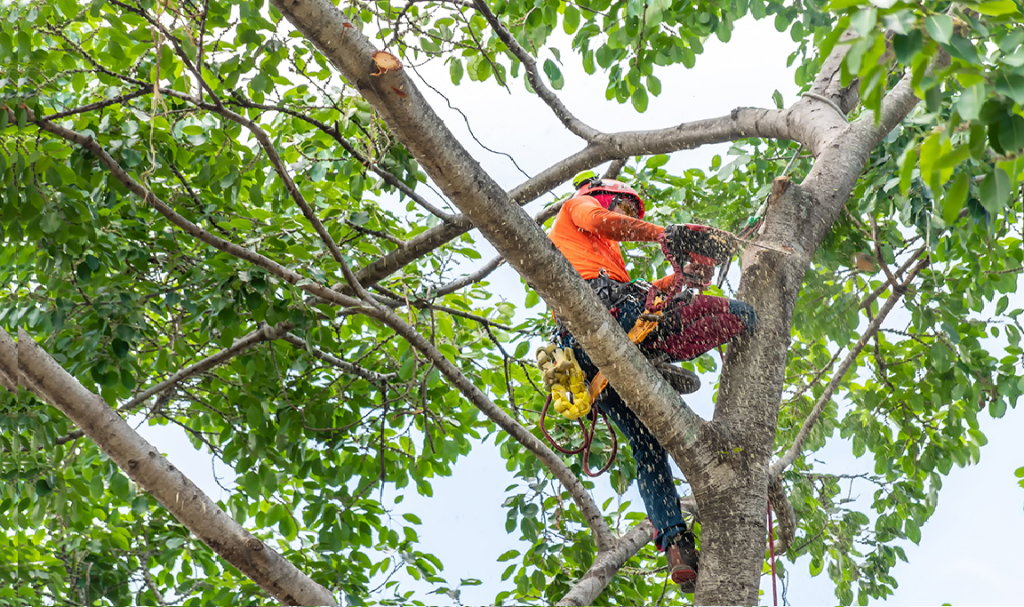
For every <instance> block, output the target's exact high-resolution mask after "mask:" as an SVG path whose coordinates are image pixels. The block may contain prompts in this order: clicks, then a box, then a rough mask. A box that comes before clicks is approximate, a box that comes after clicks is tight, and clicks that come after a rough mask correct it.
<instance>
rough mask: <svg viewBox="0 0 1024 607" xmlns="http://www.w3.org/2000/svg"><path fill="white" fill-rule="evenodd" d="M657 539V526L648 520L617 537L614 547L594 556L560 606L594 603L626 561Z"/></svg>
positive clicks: (559, 603) (560, 601) (562, 599)
mask: <svg viewBox="0 0 1024 607" xmlns="http://www.w3.org/2000/svg"><path fill="white" fill-rule="evenodd" d="M653 538H654V526H653V525H651V522H650V521H649V520H645V521H643V522H642V523H640V524H639V525H637V526H636V527H633V528H632V529H630V530H629V532H628V533H626V535H624V536H622V537H621V538H619V539H617V540H615V544H614V546H612V547H611V548H610V549H608V550H602V551H599V552H598V553H597V556H596V557H594V564H593V565H591V566H590V569H588V570H587V573H586V574H584V575H583V577H582V578H580V580H579V581H578V582H576V584H575V585H573V587H572V588H571V589H569V592H567V593H566V594H565V596H563V597H562V598H561V600H559V601H558V603H557V604H558V605H592V604H594V602H595V601H596V600H597V597H598V596H600V595H601V592H603V591H604V589H605V587H606V586H607V585H608V582H610V581H611V579H612V577H614V576H615V574H616V573H617V572H618V571H619V569H622V567H623V565H625V564H626V561H628V560H629V559H631V558H633V557H634V556H636V554H637V553H638V552H640V549H641V548H643V547H644V546H645V545H647V542H649V541H651V540H652V539H653Z"/></svg>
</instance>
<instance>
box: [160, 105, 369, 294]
mask: <svg viewBox="0 0 1024 607" xmlns="http://www.w3.org/2000/svg"><path fill="white" fill-rule="evenodd" d="M165 93H166V94H167V95H168V96H169V97H177V98H179V99H183V100H185V101H188V102H189V103H191V104H193V105H195V106H196V107H201V108H203V109H205V110H208V111H211V112H214V113H215V114H219V115H221V116H223V117H225V118H227V119H228V120H230V121H232V122H235V123H237V124H240V125H242V126H244V127H245V128H246V129H248V130H249V132H250V133H252V134H253V136H254V137H255V138H256V141H258V142H259V144H260V146H261V147H262V148H263V150H264V151H265V152H266V153H267V158H268V159H269V160H270V164H271V165H272V166H273V167H274V170H275V171H277V174H278V176H279V177H280V178H281V181H282V182H283V183H284V186H285V189H286V190H288V194H290V195H291V197H292V200H294V201H295V204H297V205H298V207H299V208H300V209H301V210H302V214H303V215H305V217H306V220H307V221H309V223H310V225H312V226H313V229H314V230H316V233H317V235H318V236H320V240H321V241H323V243H324V244H325V245H327V249H328V250H329V251H330V252H331V256H332V257H333V258H334V260H335V261H336V262H338V265H340V266H341V272H342V274H343V275H344V276H345V280H346V281H347V282H348V284H349V286H351V287H352V289H354V290H355V292H356V293H358V294H359V296H360V297H361V298H362V299H364V300H366V301H368V302H369V301H370V299H368V298H369V294H368V293H366V290H365V289H364V288H363V286H362V285H361V284H360V282H359V280H358V279H357V278H356V276H355V274H354V273H353V272H352V268H350V267H349V265H348V262H347V261H345V257H344V256H343V255H342V254H341V250H340V249H338V245H337V243H335V242H334V238H333V237H332V236H331V235H330V233H329V232H328V231H327V228H325V227H324V224H323V223H322V222H321V221H320V218H319V217H317V216H316V213H314V212H313V208H312V207H311V206H309V203H308V202H306V197H305V196H303V195H302V192H301V191H300V190H299V188H298V187H297V186H296V185H295V181H293V180H292V177H291V174H290V173H289V172H288V168H287V167H286V166H284V161H282V160H281V157H280V156H279V155H278V153H277V148H275V147H274V144H273V142H272V141H270V136H269V135H267V133H266V131H264V130H263V129H262V128H261V127H260V126H259V125H258V124H256V123H255V122H253V121H252V120H249V119H248V118H246V117H244V116H242V115H240V114H236V113H235V112H233V111H231V110H229V109H228V108H226V107H224V106H223V105H221V104H220V103H219V102H218V103H217V105H214V104H210V103H206V102H204V101H202V100H200V99H196V98H195V97H193V96H191V95H186V94H184V93H181V92H178V91H173V90H167V91H165Z"/></svg>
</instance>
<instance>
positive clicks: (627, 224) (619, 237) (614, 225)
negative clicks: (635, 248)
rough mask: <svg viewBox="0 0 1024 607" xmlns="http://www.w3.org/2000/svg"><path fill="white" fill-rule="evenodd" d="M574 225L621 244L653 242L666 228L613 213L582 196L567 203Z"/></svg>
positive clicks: (591, 199)
mask: <svg viewBox="0 0 1024 607" xmlns="http://www.w3.org/2000/svg"><path fill="white" fill-rule="evenodd" d="M565 204H566V205H569V214H570V216H571V217H572V222H573V224H575V225H576V227H577V228H579V229H581V230H586V231H588V232H591V233H593V234H597V235H598V236H600V237H602V238H607V239H609V240H616V241H619V242H624V241H625V242H652V241H655V240H658V236H660V235H661V233H662V232H664V231H665V228H663V227H661V226H657V225H654V224H653V223H647V222H646V221H642V220H640V219H633V218H632V217H629V216H626V215H622V214H620V213H613V212H611V211H609V210H607V209H605V208H604V207H602V206H601V205H600V204H598V203H597V201H596V200H594V199H593V198H591V197H590V196H580V197H579V198H574V199H572V200H570V201H568V202H566V203H565Z"/></svg>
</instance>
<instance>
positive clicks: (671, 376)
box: [654, 362, 700, 394]
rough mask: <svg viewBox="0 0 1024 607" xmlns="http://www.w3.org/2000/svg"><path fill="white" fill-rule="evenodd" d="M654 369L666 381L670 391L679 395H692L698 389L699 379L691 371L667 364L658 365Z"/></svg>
mask: <svg viewBox="0 0 1024 607" xmlns="http://www.w3.org/2000/svg"><path fill="white" fill-rule="evenodd" d="M654 368H655V369H657V370H658V372H659V373H661V376H662V377H664V378H665V380H666V381H668V383H669V385H670V386H672V389H673V390H675V391H676V392H678V393H680V394H693V393H694V392H696V391H697V390H699V389H700V377H697V374H696V373H694V372H693V371H690V370H688V369H684V368H682V367H678V366H676V365H673V364H671V363H668V362H662V363H658V364H656V365H654Z"/></svg>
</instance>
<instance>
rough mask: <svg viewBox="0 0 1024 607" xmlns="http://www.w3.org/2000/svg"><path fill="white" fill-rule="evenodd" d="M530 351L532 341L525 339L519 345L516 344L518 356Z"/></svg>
mask: <svg viewBox="0 0 1024 607" xmlns="http://www.w3.org/2000/svg"><path fill="white" fill-rule="evenodd" d="M529 351H530V342H528V341H524V342H522V343H520V344H519V345H518V346H516V352H515V354H514V356H515V357H516V358H522V357H524V356H526V354H527V352H529Z"/></svg>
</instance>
